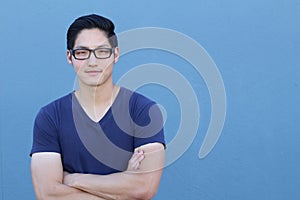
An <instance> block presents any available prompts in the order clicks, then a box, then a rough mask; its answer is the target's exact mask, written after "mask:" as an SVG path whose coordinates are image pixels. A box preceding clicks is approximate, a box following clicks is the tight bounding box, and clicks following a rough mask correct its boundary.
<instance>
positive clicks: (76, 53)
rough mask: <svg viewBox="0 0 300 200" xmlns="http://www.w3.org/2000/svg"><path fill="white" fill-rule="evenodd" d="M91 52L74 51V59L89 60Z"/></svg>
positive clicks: (84, 50) (83, 50)
mask: <svg viewBox="0 0 300 200" xmlns="http://www.w3.org/2000/svg"><path fill="white" fill-rule="evenodd" d="M89 53H90V52H89V50H86V49H77V50H74V57H75V58H77V59H87V58H88V57H89Z"/></svg>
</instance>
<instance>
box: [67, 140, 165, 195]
mask: <svg viewBox="0 0 300 200" xmlns="http://www.w3.org/2000/svg"><path fill="white" fill-rule="evenodd" d="M139 150H141V151H143V155H144V157H143V160H142V162H141V163H140V165H139V166H138V169H136V170H135V171H125V172H120V173H114V174H110V175H103V176H102V175H93V174H68V175H66V176H65V179H64V182H65V184H67V185H70V186H72V187H74V188H77V189H80V190H84V191H87V192H89V193H91V194H94V195H98V196H103V195H107V197H110V198H111V199H130V200H134V199H151V198H152V197H153V196H154V195H155V194H156V192H157V190H158V186H159V182H160V178H161V175H162V170H163V167H164V158H165V154H164V146H163V145H162V144H160V143H151V144H146V145H143V146H141V147H139ZM129 165H130V161H129Z"/></svg>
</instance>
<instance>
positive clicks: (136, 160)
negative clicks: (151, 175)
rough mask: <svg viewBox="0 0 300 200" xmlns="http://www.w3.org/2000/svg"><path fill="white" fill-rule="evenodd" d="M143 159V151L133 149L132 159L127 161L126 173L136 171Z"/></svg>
mask: <svg viewBox="0 0 300 200" xmlns="http://www.w3.org/2000/svg"><path fill="white" fill-rule="evenodd" d="M144 158H145V155H144V151H143V150H141V149H139V148H137V149H135V151H134V153H133V155H132V157H131V158H130V160H129V161H128V166H127V170H126V171H128V172H134V171H136V170H138V169H139V167H140V165H141V162H142V160H143V159H144Z"/></svg>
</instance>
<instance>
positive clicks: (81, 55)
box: [70, 47, 115, 60]
mask: <svg viewBox="0 0 300 200" xmlns="http://www.w3.org/2000/svg"><path fill="white" fill-rule="evenodd" d="M114 50H115V48H103V47H99V48H96V49H88V48H78V49H72V50H70V52H71V54H72V56H74V58H75V59H77V60H86V59H89V58H90V56H91V53H92V52H93V53H94V56H95V57H96V58H98V59H106V58H109V57H110V56H111V54H112V53H113V52H114Z"/></svg>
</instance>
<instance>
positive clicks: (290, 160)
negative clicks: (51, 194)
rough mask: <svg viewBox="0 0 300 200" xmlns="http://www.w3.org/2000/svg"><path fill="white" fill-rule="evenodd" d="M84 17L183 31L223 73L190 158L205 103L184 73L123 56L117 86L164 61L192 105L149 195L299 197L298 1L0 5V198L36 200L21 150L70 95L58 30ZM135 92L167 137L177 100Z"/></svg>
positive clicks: (173, 127)
mask: <svg viewBox="0 0 300 200" xmlns="http://www.w3.org/2000/svg"><path fill="white" fill-rule="evenodd" d="M89 13H98V14H102V15H104V16H106V17H109V18H111V19H112V20H113V21H114V23H115V24H116V32H117V33H120V32H122V31H126V30H129V29H133V28H139V27H147V26H155V27H163V28H170V29H174V30H176V31H179V32H182V33H184V34H186V35H188V36H190V37H192V38H193V39H195V40H196V41H197V42H198V43H199V44H201V45H202V46H203V47H204V48H205V49H206V50H207V52H208V53H209V54H210V56H211V57H212V58H213V60H214V61H215V63H216V64H217V66H218V68H219V70H220V73H221V75H222V77H223V81H224V84H225V88H226V94H227V116H226V122H225V126H224V129H223V132H222V135H221V137H220V139H219V141H218V143H217V145H216V146H215V148H214V149H213V151H212V152H211V153H210V154H209V155H208V156H207V157H205V158H204V159H202V160H200V159H198V152H199V148H200V146H201V144H202V141H203V138H204V136H205V133H206V131H207V127H208V124H209V120H210V99H209V94H208V91H207V88H206V85H205V83H204V82H203V80H202V78H201V77H200V76H199V75H197V74H196V73H194V71H193V69H192V66H190V65H189V64H188V63H186V62H185V61H183V60H182V59H180V58H178V57H177V56H174V55H171V54H170V53H167V52H157V51H155V50H145V51H138V52H136V53H131V54H129V55H128V56H124V57H123V58H122V59H121V60H120V62H119V63H118V64H117V65H116V67H115V77H114V78H115V79H116V80H118V78H119V77H120V76H121V75H122V74H124V73H126V71H128V70H129V69H131V68H132V67H135V66H137V65H140V64H144V63H149V62H157V63H162V64H166V65H168V66H171V67H173V68H174V69H176V70H178V71H180V73H182V74H183V75H184V76H185V77H188V79H189V80H190V83H191V84H192V86H193V88H194V90H195V91H196V92H197V96H198V98H199V105H200V108H201V119H200V127H199V130H198V132H197V136H196V138H195V140H194V142H193V144H192V145H191V146H190V147H189V149H188V150H187V151H186V152H185V153H184V154H183V156H182V157H181V158H180V159H178V160H177V161H176V162H174V163H173V164H172V165H170V166H168V167H166V168H165V171H164V175H163V178H162V181H161V185H160V189H159V192H158V194H157V196H156V197H155V199H203V200H212V199H218V200H220V199H299V198H300V190H299V185H300V157H299V155H300V147H299V144H300V128H299V127H300V126H299V121H300V108H299V102H300V88H299V87H300V20H299V19H300V1H299V0H277V1H272V0H252V1H250V0H248V1H240V0H227V1H224V0H197V1H196V0H194V1H177V0H176V1H175V0H173V1H162V0H152V1H140V0H139V1H138V0H134V1H112V0H111V1H102V0H101V1H96V0H94V1H92V0H89V1H73V0H64V1H60V0H47V1H46V0H31V1H25V0H19V1H5V2H2V3H1V8H0V25H1V37H0V44H1V48H0V68H1V73H0V77H1V79H0V81H1V82H0V97H1V98H0V132H1V138H0V139H1V140H0V142H1V143H0V144H1V148H0V150H1V154H0V161H1V165H0V166H1V170H0V173H1V174H0V175H1V176H0V177H1V178H0V199H3V200H15V199H34V193H33V188H32V183H31V177H30V157H29V155H28V154H29V151H30V148H31V142H32V125H33V120H34V117H35V115H36V113H37V111H38V109H39V108H40V107H41V106H43V105H45V104H46V103H48V102H50V101H52V100H53V99H55V98H57V97H59V96H62V95H64V94H66V93H68V92H70V91H71V90H72V89H73V83H74V79H75V74H74V72H73V69H72V67H71V66H70V65H68V64H67V61H66V58H65V52H66V44H65V43H66V42H65V35H66V30H67V28H68V26H69V24H70V23H71V22H72V21H73V20H74V19H75V18H76V17H78V16H80V15H83V14H89ZM174 42H176V41H174ZM121 48H122V47H121ZM158 53H159V54H158ZM140 91H141V92H143V93H145V94H146V95H150V96H151V97H153V98H154V99H156V100H158V101H159V102H160V103H161V104H162V105H164V106H165V108H166V109H167V111H168V119H167V123H166V133H167V135H166V137H167V141H170V140H171V139H172V138H173V137H174V136H175V135H176V131H177V129H178V123H179V119H180V118H179V115H180V111H179V110H178V108H177V107H178V102H176V98H175V97H174V95H172V93H171V92H170V91H167V90H166V89H164V88H161V87H158V86H155V89H153V88H151V87H147V86H146V87H143V88H141V89H140ZM154 91H155V92H154ZM157 91H158V92H157ZM158 94H159V95H158ZM170 102H171V103H170Z"/></svg>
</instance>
